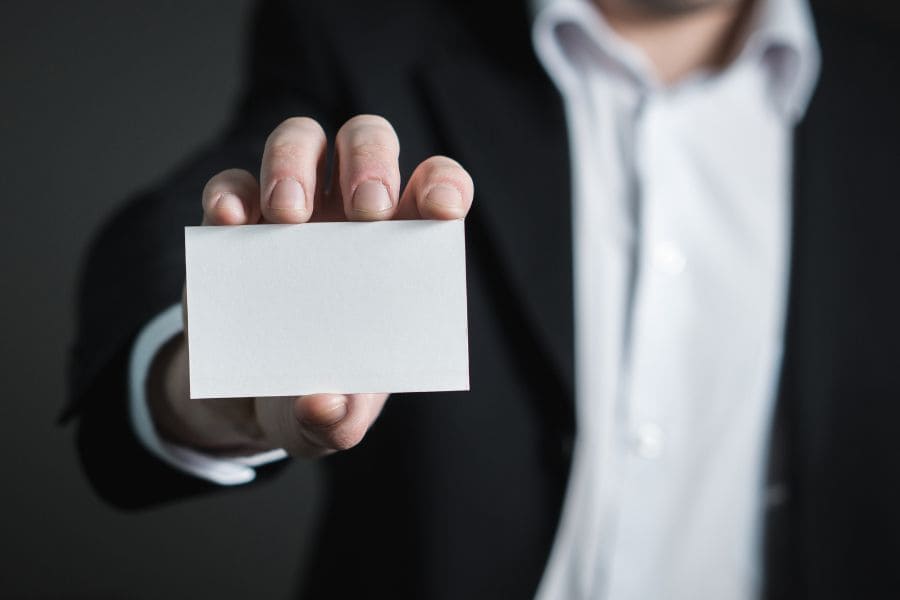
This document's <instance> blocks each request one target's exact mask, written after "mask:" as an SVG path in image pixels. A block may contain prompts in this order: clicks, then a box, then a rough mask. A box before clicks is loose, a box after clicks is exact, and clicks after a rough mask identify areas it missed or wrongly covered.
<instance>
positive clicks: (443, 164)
mask: <svg viewBox="0 0 900 600" xmlns="http://www.w3.org/2000/svg"><path fill="white" fill-rule="evenodd" d="M419 168H420V169H421V171H422V175H423V180H424V184H425V185H426V186H428V187H431V186H434V185H437V184H440V183H442V184H447V185H452V186H453V187H455V188H458V189H459V191H460V193H461V194H463V196H465V195H467V194H469V193H471V190H473V189H474V184H473V182H472V176H471V175H469V172H468V171H466V170H465V169H464V168H463V167H462V165H460V164H459V163H458V162H456V161H455V160H453V159H451V158H447V157H445V156H432V157H431V158H429V159H427V160H425V161H424V162H422V164H421V165H420V167H419Z"/></svg>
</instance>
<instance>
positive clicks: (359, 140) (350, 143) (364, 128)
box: [337, 115, 400, 156]
mask: <svg viewBox="0 0 900 600" xmlns="http://www.w3.org/2000/svg"><path fill="white" fill-rule="evenodd" d="M337 143H338V145H339V146H341V147H342V148H344V149H346V150H348V151H350V152H351V153H353V154H354V155H357V154H362V155H366V154H371V155H379V156H383V155H385V154H389V155H396V154H399V151H400V143H399V141H398V139H397V134H396V132H395V131H394V128H393V126H391V124H390V123H389V122H388V121H387V119H385V118H384V117H379V116H375V115H357V116H355V117H353V118H352V119H350V120H349V121H347V122H346V123H345V124H344V126H343V127H341V129H340V131H339V132H338V136H337Z"/></svg>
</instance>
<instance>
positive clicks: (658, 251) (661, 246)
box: [651, 241, 687, 275]
mask: <svg viewBox="0 0 900 600" xmlns="http://www.w3.org/2000/svg"><path fill="white" fill-rule="evenodd" d="M651 256H652V260H653V266H654V267H655V268H656V269H657V270H659V271H660V272H662V273H665V274H666V275H679V274H681V272H682V271H684V268H685V266H686V265H687V259H686V258H685V257H684V254H683V253H682V252H681V250H680V249H679V248H678V246H676V245H675V244H673V243H672V242H665V241H663V242H659V243H657V244H656V245H655V246H654V247H653V251H652V255H651Z"/></svg>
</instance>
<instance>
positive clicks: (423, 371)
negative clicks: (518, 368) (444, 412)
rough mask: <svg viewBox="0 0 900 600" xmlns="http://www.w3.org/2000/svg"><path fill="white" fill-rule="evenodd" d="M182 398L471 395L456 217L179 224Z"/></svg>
mask: <svg viewBox="0 0 900 600" xmlns="http://www.w3.org/2000/svg"><path fill="white" fill-rule="evenodd" d="M184 245H185V260H186V268H187V282H186V288H187V312H188V349H189V362H190V385H191V398H227V397H244V396H294V395H302V394H310V393H317V392H334V393H355V392H356V393H358V392H412V391H448V390H467V389H469V357H468V332H467V318H466V270H465V269H466V267H465V238H464V232H463V222H462V221H383V222H375V223H309V224H303V225H249V226H242V227H186V228H185V232H184Z"/></svg>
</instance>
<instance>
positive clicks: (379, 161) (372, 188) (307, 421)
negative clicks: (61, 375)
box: [70, 3, 473, 506]
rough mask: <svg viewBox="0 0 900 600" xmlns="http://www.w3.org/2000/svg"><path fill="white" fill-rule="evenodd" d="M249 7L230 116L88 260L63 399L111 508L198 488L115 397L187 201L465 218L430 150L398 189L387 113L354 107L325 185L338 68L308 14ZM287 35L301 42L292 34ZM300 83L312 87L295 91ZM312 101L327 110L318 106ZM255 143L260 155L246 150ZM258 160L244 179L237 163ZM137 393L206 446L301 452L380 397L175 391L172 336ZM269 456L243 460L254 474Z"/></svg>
mask: <svg viewBox="0 0 900 600" xmlns="http://www.w3.org/2000/svg"><path fill="white" fill-rule="evenodd" d="M307 4H308V3H297V5H298V6H307ZM290 6H291V7H293V6H294V5H290ZM261 15H262V16H261V17H260V20H259V23H260V24H259V26H258V28H257V31H258V33H257V36H256V40H257V43H256V44H255V50H254V59H253V61H252V64H253V68H252V77H251V82H252V84H251V91H250V93H248V94H247V97H246V100H245V102H244V103H243V108H242V112H241V116H240V118H239V119H238V121H237V123H236V125H235V126H234V127H232V128H231V130H230V132H229V134H228V136H226V138H225V140H224V141H223V142H222V143H221V144H219V145H217V146H216V147H215V148H214V149H213V150H211V151H209V152H207V153H205V154H204V155H202V156H201V157H200V158H199V159H198V160H197V161H195V162H194V163H193V164H192V165H191V166H190V167H189V168H188V169H185V170H184V171H183V172H182V173H180V174H179V175H178V176H176V177H175V178H174V179H173V181H172V182H171V183H170V184H169V185H167V186H165V187H164V188H163V189H162V190H161V191H159V192H157V193H155V194H153V195H150V196H148V197H146V198H144V199H142V200H140V201H138V202H136V203H133V204H131V205H130V206H129V207H128V208H127V209H126V210H125V211H124V212H123V213H122V214H120V215H119V216H118V217H117V218H116V219H114V220H113V221H112V223H111V224H110V225H109V226H107V227H106V228H105V229H104V231H103V233H102V234H101V236H100V238H99V241H98V242H97V244H95V246H94V248H93V249H92V252H91V254H90V257H89V260H88V268H87V272H86V275H85V278H84V286H83V290H82V292H83V293H82V296H81V305H80V309H81V310H80V313H79V332H80V333H79V340H78V342H79V343H78V345H77V347H76V354H75V359H76V360H75V362H74V363H73V364H74V366H75V368H74V369H73V375H74V377H73V399H74V404H73V407H72V410H71V411H70V412H72V413H75V414H78V415H79V419H80V427H79V447H80V448H81V454H82V457H83V458H84V464H85V467H86V470H87V472H88V475H89V477H90V479H91V480H92V481H93V482H94V484H95V486H96V487H97V489H98V490H99V491H100V492H101V494H103V495H104V496H105V497H106V498H108V499H109V500H111V501H113V502H114V503H116V504H119V505H123V506H138V505H142V504H147V503H152V502H154V501H159V500H164V499H167V498H174V497H178V496H183V495H189V494H194V493H200V492H203V491H206V490H209V489H212V487H213V486H211V485H209V484H208V483H206V482H202V481H199V480H197V479H196V478H193V477H190V476H188V475H185V474H183V473H179V472H177V471H175V470H173V469H170V468H168V467H167V466H166V465H165V464H164V463H162V462H161V461H159V460H157V459H156V458H155V457H154V456H152V455H151V454H149V453H148V452H147V451H146V450H144V448H143V447H142V446H141V445H140V444H139V443H138V442H137V441H136V439H135V437H134V435H133V434H132V430H131V427H129V426H128V422H127V418H126V410H125V404H126V401H125V399H126V397H127V391H126V386H127V383H126V377H125V371H126V365H125V362H126V361H125V358H124V357H125V355H127V353H128V349H129V348H130V347H131V346H132V344H133V343H134V336H135V335H136V332H137V331H138V330H140V329H141V327H142V326H143V325H144V324H145V323H147V322H148V321H149V320H150V319H151V318H152V317H153V316H154V315H156V314H158V313H159V312H161V311H162V310H163V309H164V308H165V307H166V306H168V305H170V304H171V303H172V302H173V301H175V300H176V299H177V298H178V297H179V296H180V291H181V287H182V283H183V267H184V260H183V240H182V227H183V225H185V224H189V223H192V222H196V221H197V220H198V216H199V215H198V214H197V213H198V212H199V211H198V210H197V209H196V208H194V207H195V206H197V205H202V207H203V212H202V214H203V222H204V224H206V225H210V226H228V225H239V224H247V223H256V222H260V221H262V220H264V221H266V222H276V223H301V222H304V221H307V220H310V219H313V220H341V219H353V220H381V219H390V218H450V219H453V218H461V217H463V216H465V214H466V213H467V211H468V208H469V206H470V205H471V202H472V196H473V188H472V182H471V178H470V177H469V176H468V174H467V173H466V172H465V171H464V170H463V169H462V168H461V167H460V166H459V165H458V164H457V163H455V162H454V161H452V160H450V159H448V158H444V157H431V158H429V159H427V160H426V161H424V162H423V163H422V164H420V165H419V167H418V168H417V169H415V171H414V172H413V174H412V175H411V177H410V180H409V182H408V183H407V185H406V187H405V189H403V188H402V187H401V182H400V174H399V166H398V162H397V159H398V155H399V140H397V137H396V133H395V132H394V130H393V128H392V127H391V125H390V124H389V123H388V122H387V121H385V120H384V119H381V118H379V117H374V116H369V115H364V116H358V117H355V118H353V119H351V120H350V121H348V122H347V123H345V124H344V125H343V126H342V127H341V128H340V130H339V131H338V133H337V136H336V138H335V148H336V153H335V160H334V164H335V165H338V166H337V167H336V169H335V176H334V178H333V181H332V182H331V183H330V184H329V185H326V184H325V182H323V181H322V175H323V174H324V172H325V171H324V168H323V166H324V165H325V164H326V155H325V152H326V148H327V143H326V135H325V128H326V127H327V128H331V127H332V125H333V115H334V114H342V109H341V104H340V100H339V98H340V94H339V93H338V90H340V89H341V87H342V86H340V85H339V82H337V81H335V80H334V77H331V76H330V75H329V74H330V73H331V72H332V71H334V72H338V71H339V70H338V69H333V70H329V66H330V65H329V56H330V54H329V52H328V51H327V50H328V47H327V40H323V39H321V38H320V39H318V40H317V39H315V36H316V34H317V32H318V31H319V30H320V28H317V27H316V24H315V22H314V20H313V19H312V18H310V15H304V16H303V17H300V16H298V15H291V14H290V10H288V8H286V7H285V6H282V5H280V4H266V5H264V8H263V10H262V11H261ZM267 15H268V16H267ZM295 41H296V43H302V44H303V47H302V48H299V49H298V48H294V47H292V44H294V43H295ZM311 57H312V58H311ZM323 69H324V70H323ZM294 80H296V81H294ZM312 81H315V86H316V87H315V89H307V87H306V86H307V85H308V84H310V82H312ZM323 106H328V107H330V108H331V109H332V110H329V111H328V112H323V111H322V110H321V109H320V107H323ZM291 114H300V115H313V116H314V117H317V118H310V117H308V116H304V117H301V118H290V119H287V120H284V121H282V122H281V123H280V124H279V125H278V126H277V127H275V128H274V130H272V132H271V134H270V135H268V137H263V136H262V135H260V133H261V132H267V131H268V128H269V127H271V123H272V122H273V121H274V122H276V123H277V122H278V121H280V120H281V119H282V118H283V117H284V116H286V115H291ZM323 125H324V127H323ZM263 140H265V142H264V143H263ZM260 149H262V158H261V161H260V160H258V159H257V158H255V157H256V156H257V155H258V153H259V152H260ZM258 164H259V165H261V166H260V168H259V173H260V177H259V181H257V178H256V177H255V176H254V175H253V174H252V173H251V170H252V171H256V170H257V169H256V165H258ZM226 167H240V168H226ZM223 169H224V170H223ZM248 169H249V170H248ZM217 171H218V175H215V176H213V177H212V178H211V179H209V181H207V182H206V185H205V186H204V185H202V184H203V181H204V178H205V177H207V176H209V175H210V174H213V173H216V172H217ZM201 190H202V191H201ZM198 200H201V202H198ZM146 391H147V394H148V399H149V407H150V412H151V414H152V416H153V421H154V426H155V428H156V430H157V431H158V432H159V434H160V436H161V437H162V438H164V439H165V440H168V442H172V443H175V444H178V445H180V446H184V447H189V448H193V449H197V450H202V451H203V452H206V453H208V454H212V455H219V456H234V455H242V454H246V453H248V452H261V451H266V450H271V449H278V448H283V449H285V450H286V451H288V452H289V453H291V454H293V455H299V456H304V457H317V456H323V455H326V454H329V453H332V452H334V451H337V450H341V449H345V448H349V447H352V446H353V445H355V444H356V443H357V442H358V441H359V440H360V439H361V438H362V437H363V435H365V433H366V431H367V430H368V428H369V426H370V425H371V424H372V422H373V421H374V419H375V418H376V417H377V416H378V414H379V412H380V410H381V407H382V406H383V404H384V402H385V400H386V399H387V394H353V395H338V394H313V395H310V396H304V397H300V398H235V399H229V400H224V401H223V400H217V401H197V400H190V399H189V398H188V393H187V360H186V348H185V343H184V336H182V335H176V336H175V337H173V339H172V340H171V342H170V343H168V344H166V346H165V347H164V348H163V349H162V350H161V351H160V352H159V353H157V355H156V356H155V357H154V358H153V361H152V367H151V370H150V375H149V377H148V380H147V382H146ZM276 469H277V467H272V466H269V467H263V468H261V469H259V472H260V474H261V475H263V476H264V475H266V474H268V473H270V472H272V471H274V470H276Z"/></svg>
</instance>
